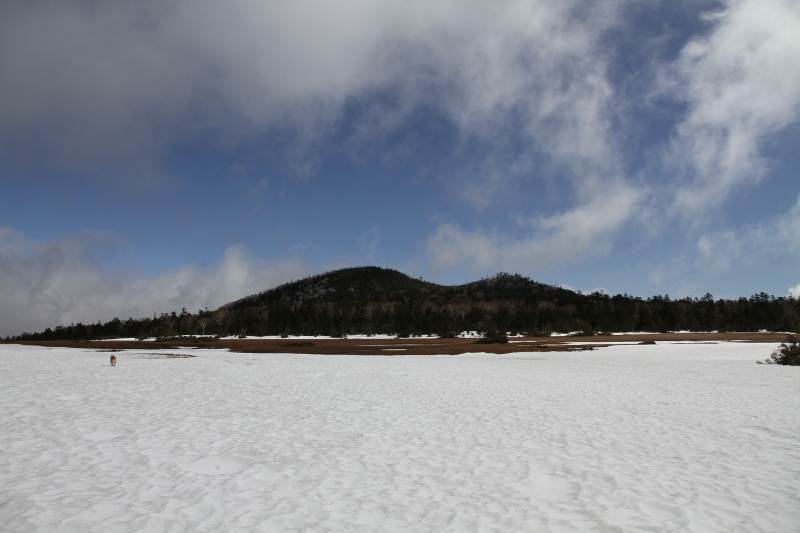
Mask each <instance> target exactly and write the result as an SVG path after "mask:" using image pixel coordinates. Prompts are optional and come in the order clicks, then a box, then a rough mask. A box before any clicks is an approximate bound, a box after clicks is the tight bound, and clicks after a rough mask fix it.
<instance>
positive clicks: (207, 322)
mask: <svg viewBox="0 0 800 533" xmlns="http://www.w3.org/2000/svg"><path fill="white" fill-rule="evenodd" d="M798 327H800V302H798V300H797V299H795V298H792V297H788V298H787V297H778V298H776V297H774V296H770V295H768V294H766V293H763V292H762V293H759V294H754V295H753V296H751V297H750V298H739V299H738V300H722V299H720V300H716V301H715V300H714V299H713V297H712V296H711V295H710V294H706V295H705V296H703V297H702V298H688V297H687V298H683V299H680V300H671V299H670V298H669V296H668V295H665V296H653V297H651V298H647V299H642V298H641V297H635V296H629V295H627V294H624V295H620V294H617V295H614V296H610V295H608V294H605V293H602V292H594V293H591V294H581V293H579V292H575V291H572V290H569V289H564V288H562V287H555V286H552V285H546V284H543V283H539V282H536V281H533V280H531V279H530V278H527V277H523V276H520V275H519V274H509V273H505V272H500V273H498V274H496V275H495V276H492V277H489V278H483V279H481V280H477V281H473V282H469V283H465V284H461V285H439V284H436V283H432V282H428V281H424V280H422V279H418V278H413V277H411V276H408V275H407V274H404V273H402V272H399V271H397V270H393V269H388V268H382V267H377V266H366V267H351V268H344V269H339V270H334V271H330V272H325V273H323V274H317V275H315V276H310V277H307V278H303V279H300V280H293V281H290V282H289V283H284V284H282V285H279V286H277V287H274V288H271V289H268V290H265V291H261V292H259V293H255V294H252V295H249V296H246V297H244V298H240V299H238V300H235V301H232V302H229V303H227V304H225V305H223V306H221V307H219V308H218V309H216V310H214V311H208V310H200V311H198V312H197V313H190V312H189V311H187V310H186V309H185V308H184V309H183V310H182V311H181V313H180V314H178V313H176V312H172V313H161V315H160V316H155V315H154V316H153V318H141V319H133V318H129V319H128V320H120V319H118V318H115V319H113V320H111V321H109V322H106V323H100V322H98V323H97V324H81V323H78V324H71V325H70V326H66V327H65V326H58V327H56V328H54V329H50V328H47V329H46V330H45V331H43V332H41V333H23V334H22V335H19V336H17V337H14V339H16V340H77V339H98V338H114V337H137V338H143V337H162V338H169V337H173V336H176V335H186V334H200V335H219V336H227V335H255V336H263V335H330V336H342V335H349V334H367V335H370V334H377V333H383V334H393V335H395V334H396V335H403V336H404V335H421V334H437V335H452V334H455V333H457V332H460V331H465V330H466V331H471V330H477V331H486V330H489V329H492V328H496V329H498V330H500V331H510V332H527V333H528V334H530V335H549V334H550V333H551V332H572V331H583V332H586V333H588V334H592V333H594V332H599V331H603V332H610V331H614V332H626V331H678V330H688V331H712V330H719V331H728V330H730V331H760V330H768V331H793V330H797V329H798ZM9 340H10V339H9Z"/></svg>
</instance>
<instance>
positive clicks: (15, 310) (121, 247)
mask: <svg viewBox="0 0 800 533" xmlns="http://www.w3.org/2000/svg"><path fill="white" fill-rule="evenodd" d="M130 261H131V250H130V247H129V246H128V245H127V244H126V243H125V242H124V240H121V239H120V237H119V236H118V235H115V234H111V233H103V232H83V233H81V234H76V235H68V236H65V237H63V238H61V239H59V240H56V241H50V242H34V241H30V240H28V239H26V238H25V236H24V235H23V234H21V233H20V232H18V231H15V230H13V229H12V228H8V227H5V228H2V227H0V301H2V306H0V335H3V336H6V335H18V334H20V333H22V332H23V330H26V331H41V330H43V329H44V328H46V327H54V326H57V325H59V324H63V325H68V324H70V323H73V322H79V321H81V322H84V323H94V322H96V321H98V320H103V321H106V320H110V319H111V318H113V317H115V316H116V317H119V318H121V319H126V318H128V317H133V318H142V317H145V316H149V315H150V314H152V313H154V312H170V311H175V310H180V309H181V308H182V307H186V308H187V309H188V310H189V311H190V312H196V311H197V310H198V309H203V308H205V307H208V308H209V309H215V308H217V307H219V306H220V305H222V304H225V303H228V302H230V301H232V300H235V299H238V298H241V297H243V296H247V295H249V294H253V293H256V292H259V291H262V290H265V289H268V288H272V287H274V286H276V285H278V284H280V283H283V282H286V281H289V280H290V279H298V278H301V277H304V276H305V275H307V274H308V269H307V267H306V266H305V265H304V264H303V263H302V262H300V261H264V260H261V259H258V258H256V257H254V256H253V254H252V253H251V252H250V251H249V250H248V249H247V248H245V247H243V246H232V247H230V248H228V249H227V250H225V252H224V254H223V255H222V257H221V258H220V261H219V263H218V264H217V265H215V266H214V267H211V268H200V267H198V266H195V265H186V266H183V267H181V268H179V269H177V270H173V271H168V272H164V273H162V274H159V275H157V276H153V277H147V276H143V275H141V274H140V273H137V272H136V271H134V270H132V269H130V268H129V267H128V266H126V265H127V264H129V262H130Z"/></svg>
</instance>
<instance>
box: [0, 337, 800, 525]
mask: <svg viewBox="0 0 800 533" xmlns="http://www.w3.org/2000/svg"><path fill="white" fill-rule="evenodd" d="M774 347H775V345H774V344H769V345H767V344H745V343H735V344H734V343H720V344H695V345H691V344H659V345H647V346H629V345H620V346H612V347H608V348H601V349H598V350H595V351H591V352H579V353H565V352H550V353H535V354H510V355H488V354H471V355H461V356H393V357H381V356H374V357H373V356H341V355H314V356H310V355H264V354H233V353H228V352H225V351H213V350H201V349H194V350H193V349H180V350H169V351H170V352H171V353H177V352H183V353H190V354H192V355H195V356H196V357H194V358H177V359H168V358H166V357H164V356H163V355H159V354H154V353H153V352H152V351H151V352H145V351H144V350H142V351H137V352H133V351H131V352H116V353H115V355H116V356H117V358H118V362H117V366H116V367H114V368H112V367H110V366H109V363H108V359H109V354H108V352H98V351H94V350H91V351H90V350H84V349H80V350H79V349H66V348H40V347H30V346H17V345H0V364H2V369H3V371H2V373H0V405H2V409H0V531H14V532H17V531H64V532H93V531H104V532H105V531H154V532H155V531H176V532H178V531H414V532H416V531H426V532H427V531H430V532H439V531H503V532H514V531H531V532H540V531H553V532H566V531H598V532H601V531H602V532H606V531H641V532H644V531H651V532H652V531H696V532H700V531H719V532H726V533H729V532H737V531H742V532H744V531H748V532H757V531H764V532H797V531H800V368H794V367H779V366H774V365H756V364H755V361H756V360H758V359H764V358H766V357H767V356H768V355H769V353H770V352H771V351H772V350H773V349H774Z"/></svg>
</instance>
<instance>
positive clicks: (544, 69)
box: [0, 0, 617, 201]
mask: <svg viewBox="0 0 800 533" xmlns="http://www.w3.org/2000/svg"><path fill="white" fill-rule="evenodd" d="M616 6H617V2H605V3H603V4H602V6H601V5H597V6H589V5H587V4H585V3H582V2H577V1H574V0H573V1H564V2H550V1H545V0H538V1H534V2H529V1H521V0H519V1H516V0H509V1H504V2H500V3H492V4H482V3H468V4H464V3H463V2H458V1H456V0H446V1H442V2H435V3H430V2H407V1H402V0H393V1H389V2H381V3H374V2H367V1H364V0H349V1H342V2H336V3H318V2H310V1H298V2H289V3H274V2H266V3H265V2H248V1H244V0H239V1H233V2H227V3H225V4H224V5H223V4H220V3H218V2H213V1H211V0H200V1H192V2H188V1H182V0H174V1H170V2H160V1H147V0H146V1H143V2H137V3H135V4H116V3H91V4H86V3H85V2H79V1H77V0H75V1H67V2H55V1H43V2H36V3H30V2H26V1H23V0H16V1H15V0H11V1H9V2H4V3H3V6H2V8H0V35H2V46H0V68H1V69H2V71H3V72H7V73H8V72H13V73H14V75H7V76H3V77H1V78H0V143H2V144H0V149H3V148H4V149H5V150H4V151H5V152H6V155H7V156H8V157H11V156H12V155H14V154H15V153H16V152H24V153H25V154H24V155H31V153H27V152H30V151H33V153H34V154H35V155H36V156H37V158H42V156H43V155H44V156H47V155H49V156H51V157H54V158H56V160H57V161H59V163H60V164H66V165H70V166H71V167H72V168H73V169H76V170H77V171H78V172H79V173H83V174H86V173H91V172H93V171H108V170H109V169H113V170H114V172H113V174H114V175H119V176H121V177H122V178H126V177H128V178H129V177H130V176H134V177H135V178H136V181H137V182H138V181H140V180H141V179H142V175H143V174H147V173H148V172H149V173H157V169H158V166H159V161H160V159H161V158H162V157H164V156H165V155H166V154H167V153H169V150H170V149H171V147H172V146H173V145H174V144H176V143H186V142H189V141H191V139H193V138H195V137H201V136H204V138H209V137H214V136H215V135H218V133H215V132H224V136H218V137H217V139H216V141H217V142H218V143H220V144H222V145H226V144H232V145H236V144H237V143H249V142H251V139H252V138H253V136H254V135H255V134H258V135H260V134H262V133H263V132H264V131H269V130H273V129H279V130H282V129H285V130H287V131H289V132H290V133H289V134H287V135H284V136H283V138H288V139H293V140H291V141H288V143H287V146H282V147H281V153H289V154H292V153H294V154H295V157H294V160H295V161H296V163H297V167H298V168H301V167H303V168H307V167H308V166H309V165H313V160H314V156H315V154H316V152H317V150H312V149H308V145H309V143H311V144H314V143H315V142H317V141H319V140H320V139H322V138H324V137H325V135H327V134H329V133H330V132H331V131H332V129H331V128H332V127H333V126H334V125H335V124H336V121H337V120H338V119H339V118H340V117H341V112H342V106H343V105H344V104H345V102H346V101H347V99H348V98H356V99H361V100H364V101H365V103H364V107H365V108H366V109H367V110H369V109H371V107H370V106H372V107H374V112H365V114H364V117H362V118H361V119H359V121H358V124H356V125H355V126H356V127H355V130H354V131H353V132H352V133H351V134H350V141H349V143H350V145H351V147H352V148H353V153H357V152H358V151H359V147H361V145H362V144H363V143H368V142H371V141H372V140H373V139H374V138H375V137H376V136H381V135H386V134H387V133H388V132H391V131H393V129H394V128H397V127H398V125H400V124H402V123H403V121H404V120H406V119H407V118H408V116H409V115H410V113H412V112H413V111H415V110H418V109H420V108H435V109H436V110H438V112H440V113H442V114H443V115H444V116H445V117H446V118H447V120H449V121H451V122H452V123H453V124H454V125H455V126H456V127H457V128H458V130H459V135H460V136H461V138H462V139H463V141H464V143H465V145H464V146H466V145H467V143H469V142H478V143H479V144H481V145H482V146H483V148H482V149H483V150H484V151H485V157H486V159H487V161H491V163H490V164H488V165H486V166H483V167H480V168H476V169H475V170H474V172H472V174H471V175H467V176H466V177H465V180H467V181H468V182H471V183H478V184H482V185H483V190H484V193H483V194H480V195H474V196H473V198H477V199H479V200H481V201H482V200H485V198H487V194H486V193H487V191H488V192H491V190H492V189H493V184H494V186H497V184H498V182H502V180H503V179H505V178H506V177H508V176H511V177H514V176H516V177H520V176H526V175H527V174H528V173H529V171H530V169H531V163H530V162H529V161H526V156H519V155H513V154H511V155H510V154H508V153H507V150H506V145H507V144H508V142H509V141H510V139H509V138H508V132H507V126H508V123H509V122H510V121H512V122H513V121H516V122H518V123H520V124H521V126H520V128H521V129H520V131H519V132H515V133H514V134H513V136H516V135H518V134H522V135H524V136H525V138H526V141H525V142H526V143H529V144H530V145H531V146H534V148H535V149H536V150H539V151H541V152H542V153H544V154H546V155H547V157H550V158H553V160H554V161H555V162H556V163H557V164H559V165H563V166H565V167H568V168H571V169H572V173H573V176H574V179H576V180H579V181H581V182H583V181H587V180H592V179H596V178H597V176H598V175H600V174H601V173H602V172H603V171H605V170H607V169H608V168H613V167H615V165H616V164H617V163H616V161H615V156H614V150H613V147H612V146H610V145H609V135H608V130H609V126H608V123H607V121H608V117H607V109H606V107H607V102H608V99H609V97H610V95H611V94H612V90H611V89H610V86H609V83H608V82H607V80H606V78H605V74H604V61H603V58H602V56H601V54H600V52H599V49H598V46H597V41H598V39H599V38H600V36H601V35H602V33H603V31H604V30H605V29H606V28H608V27H609V26H610V25H612V24H613V22H614V20H615V17H616ZM576 13H579V14H580V16H577V15H576ZM376 91H377V92H379V93H380V92H381V91H389V92H391V93H392V94H393V95H395V96H394V97H393V99H392V102H391V103H390V104H375V105H372V104H371V103H369V102H367V100H368V99H369V98H368V95H369V94H370V93H371V92H376ZM471 146H472V145H471ZM43 149H44V152H45V153H44V154H43V153H42V152H41V150H43ZM397 149H398V150H400V151H402V146H399V147H398V148H397ZM26 151H27V152H26ZM454 157H455V158H456V159H458V157H459V154H455V155H454ZM120 167H122V168H120ZM104 174H108V172H104ZM126 174H127V176H126ZM498 175H500V178H498ZM114 179H117V178H114Z"/></svg>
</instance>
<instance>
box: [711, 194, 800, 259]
mask: <svg viewBox="0 0 800 533" xmlns="http://www.w3.org/2000/svg"><path fill="white" fill-rule="evenodd" d="M697 249H698V250H699V251H700V257H701V261H702V263H704V264H705V265H711V266H712V267H714V268H716V269H718V270H726V269H728V268H730V267H731V266H732V265H733V264H734V263H735V262H737V261H738V262H741V261H743V262H750V263H752V262H756V261H760V260H763V259H764V257H769V258H776V257H780V256H790V257H791V256H794V257H798V256H800V197H798V199H797V202H796V203H795V204H794V205H793V206H792V207H791V208H790V209H789V210H788V211H786V212H785V213H781V214H780V215H777V216H774V217H772V218H769V219H767V220H765V221H763V222H761V223H760V224H757V225H755V226H752V227H750V228H747V229H745V230H743V231H739V232H736V231H732V230H725V231H718V232H712V233H705V234H703V235H702V236H701V237H700V239H699V240H698V242H697Z"/></svg>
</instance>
